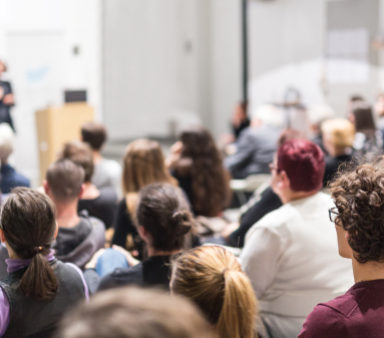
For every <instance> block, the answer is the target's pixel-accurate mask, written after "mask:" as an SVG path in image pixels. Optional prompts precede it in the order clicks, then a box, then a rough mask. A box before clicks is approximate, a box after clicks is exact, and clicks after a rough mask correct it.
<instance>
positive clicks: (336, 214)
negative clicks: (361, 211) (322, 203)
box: [328, 207, 340, 223]
mask: <svg viewBox="0 0 384 338" xmlns="http://www.w3.org/2000/svg"><path fill="white" fill-rule="evenodd" d="M328 213H329V219H330V220H331V222H333V223H335V222H336V219H337V217H339V216H340V214H339V210H337V208H336V207H332V208H329V209H328Z"/></svg>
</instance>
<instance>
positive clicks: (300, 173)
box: [277, 139, 325, 191]
mask: <svg viewBox="0 0 384 338" xmlns="http://www.w3.org/2000/svg"><path fill="white" fill-rule="evenodd" d="M277 168H278V170H280V171H281V170H284V171H285V173H286V174H287V176H288V178H289V181H290V186H291V189H292V190H294V191H313V190H320V189H321V187H322V182H323V176H324V169H325V161H324V154H323V152H322V150H321V149H320V148H319V147H318V146H317V145H316V144H314V143H313V142H311V141H308V140H305V139H293V140H289V141H287V142H285V143H283V144H282V145H281V146H280V148H279V150H278V151H277Z"/></svg>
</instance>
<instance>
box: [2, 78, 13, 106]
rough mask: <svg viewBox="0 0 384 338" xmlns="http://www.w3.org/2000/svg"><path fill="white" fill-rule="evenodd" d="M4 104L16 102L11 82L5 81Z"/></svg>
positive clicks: (8, 104)
mask: <svg viewBox="0 0 384 338" xmlns="http://www.w3.org/2000/svg"><path fill="white" fill-rule="evenodd" d="M3 104H4V105H6V106H13V105H14V104H15V98H14V96H13V92H12V86H11V84H10V83H9V82H6V83H5V89H4V96H3Z"/></svg>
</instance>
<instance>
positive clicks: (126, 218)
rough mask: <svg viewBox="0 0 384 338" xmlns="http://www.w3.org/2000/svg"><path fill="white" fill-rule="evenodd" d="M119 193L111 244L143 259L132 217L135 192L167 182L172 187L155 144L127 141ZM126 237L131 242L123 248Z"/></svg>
mask: <svg viewBox="0 0 384 338" xmlns="http://www.w3.org/2000/svg"><path fill="white" fill-rule="evenodd" d="M122 182H123V192H124V196H125V197H124V198H123V199H122V200H121V201H120V203H119V205H118V209H117V215H116V218H115V224H114V229H115V232H114V235H113V238H112V244H115V245H119V246H121V247H125V248H126V249H134V250H135V251H137V253H136V254H135V255H137V256H138V257H139V258H142V257H143V253H144V247H143V244H144V243H143V241H142V239H141V238H140V236H139V234H138V232H137V229H136V226H135V225H134V223H133V216H134V215H135V212H136V204H137V196H138V192H139V190H140V189H141V188H143V187H144V186H146V185H148V184H151V183H156V182H168V183H171V184H175V185H176V180H175V179H174V178H172V177H171V175H170V174H169V172H168V170H167V168H166V167H165V160H164V155H163V152H162V150H161V147H160V145H159V143H157V142H155V141H151V140H146V139H139V140H135V141H133V142H131V143H130V144H129V145H128V146H127V149H126V150H125V155H124V164H123V178H122ZM127 236H129V237H130V238H131V239H132V241H131V242H132V243H131V244H129V243H128V245H127Z"/></svg>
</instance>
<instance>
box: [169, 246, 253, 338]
mask: <svg viewBox="0 0 384 338" xmlns="http://www.w3.org/2000/svg"><path fill="white" fill-rule="evenodd" d="M170 286H171V290H172V291H173V292H175V293H178V294H182V295H184V296H186V297H188V298H190V299H192V300H194V301H195V303H196V304H197V305H198V306H199V308H200V309H201V310H202V311H203V313H204V314H205V315H206V318H207V319H208V320H209V321H210V322H211V323H212V324H213V325H215V326H216V329H217V331H218V333H219V335H220V337H221V338H252V337H253V336H254V328H255V320H256V315H257V301H256V297H255V294H254V292H253V289H252V286H251V283H250V281H249V279H248V277H247V276H246V275H245V273H244V272H242V270H241V267H240V264H239V262H238V261H237V259H236V257H235V256H234V255H233V254H232V253H230V252H229V251H228V250H226V249H224V248H222V247H219V246H201V247H198V248H195V249H192V250H190V251H187V252H185V253H184V254H182V255H181V256H179V257H178V258H176V260H175V261H174V262H173V269H172V278H171V285H170Z"/></svg>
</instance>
